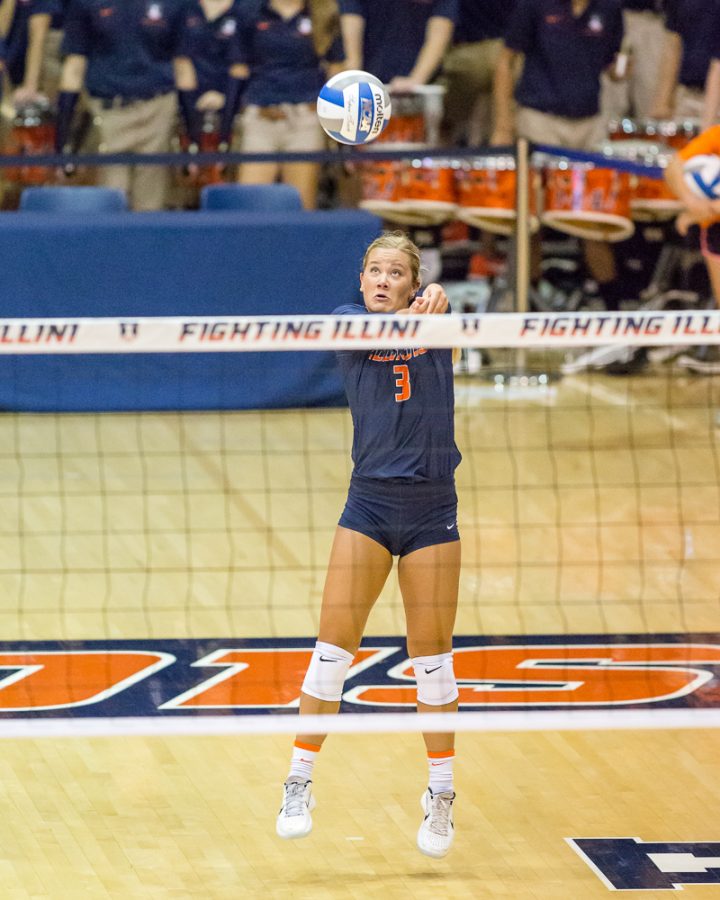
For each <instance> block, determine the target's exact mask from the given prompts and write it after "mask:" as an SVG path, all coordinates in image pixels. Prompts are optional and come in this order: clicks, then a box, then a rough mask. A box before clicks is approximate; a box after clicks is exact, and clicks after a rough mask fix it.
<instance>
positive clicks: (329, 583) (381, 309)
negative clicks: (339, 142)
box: [277, 233, 460, 858]
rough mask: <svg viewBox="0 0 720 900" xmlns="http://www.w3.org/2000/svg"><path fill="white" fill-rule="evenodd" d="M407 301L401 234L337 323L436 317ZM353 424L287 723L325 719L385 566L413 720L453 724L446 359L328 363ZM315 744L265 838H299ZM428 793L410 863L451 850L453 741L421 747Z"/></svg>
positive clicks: (411, 286) (435, 739) (317, 738)
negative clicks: (418, 855)
mask: <svg viewBox="0 0 720 900" xmlns="http://www.w3.org/2000/svg"><path fill="white" fill-rule="evenodd" d="M419 289H420V252H419V250H418V248H417V247H416V246H415V245H414V244H413V243H412V241H410V240H409V239H408V238H407V237H406V236H405V235H404V234H401V233H392V234H385V235H383V236H381V237H379V238H378V239H377V240H375V241H373V243H372V244H371V245H370V246H369V247H368V249H367V252H366V253H365V258H364V260H363V269H362V273H361V274H360V290H361V292H362V296H363V301H364V304H362V305H361V304H358V305H355V304H349V305H346V306H341V307H339V308H338V309H336V310H335V314H338V315H367V314H368V313H386V314H387V313H397V314H398V315H401V314H404V313H409V312H410V313H420V314H425V315H437V314H442V313H445V312H446V311H447V309H448V301H447V296H446V295H445V292H444V291H443V289H442V288H441V287H440V285H429V286H428V287H427V288H426V289H425V291H424V293H423V294H422V295H420V296H418V293H417V292H418V290H419ZM338 362H339V365H340V369H341V371H342V375H343V380H344V384H345V390H346V393H347V397H348V402H349V405H350V411H351V413H352V420H353V428H354V434H353V449H352V458H353V463H354V469H353V474H352V479H351V482H350V488H349V491H348V497H347V502H346V505H345V509H344V510H343V513H342V516H341V517H340V521H339V524H338V527H337V531H336V533H335V539H334V543H333V546H332V551H331V555H330V561H329V565H328V571H327V576H326V581H325V588H324V591H323V598H322V609H321V614H320V630H319V634H318V640H317V643H316V645H315V649H314V651H313V654H312V658H311V661H310V665H309V667H308V670H307V673H306V675H305V681H304V682H303V686H302V694H301V697H300V714H301V715H307V714H323V713H328V714H329V713H336V712H337V711H338V709H339V707H340V699H341V696H342V691H343V684H344V681H345V678H346V676H347V672H348V669H349V667H350V664H351V663H352V660H353V657H354V655H355V652H356V651H357V649H358V647H359V645H360V641H361V639H362V635H363V631H364V628H365V624H366V622H367V618H368V615H369V614H370V610H371V609H372V607H373V604H374V603H375V601H376V600H377V598H378V596H379V594H380V591H381V590H382V587H383V585H384V583H385V580H386V579H387V576H388V574H389V573H390V570H391V568H392V564H393V556H398V557H399V562H398V580H399V585H400V590H401V593H402V598H403V604H404V607H405V615H406V621H407V648H408V655H409V656H410V657H411V659H412V664H413V667H414V670H415V677H416V680H417V707H418V711H420V712H455V711H456V710H457V706H458V690H457V685H456V682H455V675H454V671H453V655H452V632H453V627H454V624H455V613H456V608H457V597H458V582H459V574H460V535H459V533H458V527H457V496H456V493H455V481H454V471H455V468H456V467H457V465H458V463H459V462H460V453H459V451H458V449H457V447H456V445H455V438H454V394H453V372H452V351H451V350H442V349H434V350H433V349H428V350H424V349H419V350H418V349H415V350H407V349H401V350H397V351H388V350H382V351H367V350H365V351H347V352H346V351H343V352H340V353H338ZM324 738H325V735H322V734H303V733H300V734H299V735H298V737H297V740H296V742H295V746H294V749H293V754H292V761H291V765H290V773H289V775H288V778H287V781H286V782H285V785H284V788H283V800H282V807H281V809H280V813H279V815H278V818H277V833H278V835H279V836H280V837H283V838H299V837H305V835H307V834H309V833H310V830H311V829H312V818H311V815H310V812H311V810H312V809H313V807H314V805H315V801H314V798H313V797H312V794H311V788H312V771H313V766H314V763H315V759H316V757H317V754H318V753H319V751H320V748H321V746H322V743H323V740H324ZM424 740H425V746H426V749H427V756H428V771H429V785H428V788H427V790H426V791H425V792H424V794H423V796H422V798H421V803H422V808H423V813H424V818H423V821H422V824H421V825H420V829H419V831H418V835H417V844H418V848H419V849H420V851H421V852H422V853H424V854H426V855H427V856H432V857H436V858H440V857H443V856H445V854H446V853H447V852H448V850H449V849H450V846H451V844H452V841H453V836H454V825H453V814H452V804H453V800H454V799H455V793H454V790H453V760H454V755H455V750H454V744H455V741H454V734H452V733H447V734H425V735H424Z"/></svg>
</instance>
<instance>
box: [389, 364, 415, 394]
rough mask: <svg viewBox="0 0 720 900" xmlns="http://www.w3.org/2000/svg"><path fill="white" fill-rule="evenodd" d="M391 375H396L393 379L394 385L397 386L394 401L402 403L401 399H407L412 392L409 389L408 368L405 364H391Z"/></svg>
mask: <svg viewBox="0 0 720 900" xmlns="http://www.w3.org/2000/svg"><path fill="white" fill-rule="evenodd" d="M393 375H397V378H396V379H395V387H396V388H397V393H396V394H395V402H396V403H402V402H403V400H409V399H410V394H411V393H412V391H411V389H410V370H409V369H408V367H407V366H393Z"/></svg>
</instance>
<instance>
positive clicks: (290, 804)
mask: <svg viewBox="0 0 720 900" xmlns="http://www.w3.org/2000/svg"><path fill="white" fill-rule="evenodd" d="M306 787H307V782H306V781H290V782H287V783H286V784H285V815H286V816H302V815H303V814H304V812H305V809H304V807H306V806H307V804H306V803H305V788H306Z"/></svg>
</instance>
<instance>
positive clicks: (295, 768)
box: [288, 741, 320, 781]
mask: <svg viewBox="0 0 720 900" xmlns="http://www.w3.org/2000/svg"><path fill="white" fill-rule="evenodd" d="M319 752H320V745H319V744H303V743H302V742H301V741H295V743H294V744H293V752H292V759H291V760H290V772H289V774H288V778H291V777H292V776H293V775H295V776H297V777H298V778H302V779H303V780H304V781H312V771H313V766H314V765H315V759H316V757H317V755H318V753H319Z"/></svg>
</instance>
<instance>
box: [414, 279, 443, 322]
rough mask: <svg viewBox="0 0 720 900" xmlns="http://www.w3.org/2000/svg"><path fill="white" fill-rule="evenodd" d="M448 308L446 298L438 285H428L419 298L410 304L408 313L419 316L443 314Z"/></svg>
mask: <svg viewBox="0 0 720 900" xmlns="http://www.w3.org/2000/svg"><path fill="white" fill-rule="evenodd" d="M447 308H448V296H447V294H446V293H445V290H444V288H443V287H442V285H440V284H429V285H428V286H427V287H426V288H425V290H424V291H423V292H422V294H421V295H420V296H419V297H416V298H415V299H414V300H413V302H412V303H411V304H410V308H409V310H408V312H411V313H415V314H420V315H433V314H435V313H439V314H442V313H445V312H447Z"/></svg>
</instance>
